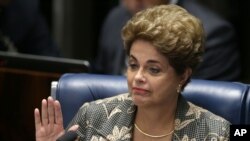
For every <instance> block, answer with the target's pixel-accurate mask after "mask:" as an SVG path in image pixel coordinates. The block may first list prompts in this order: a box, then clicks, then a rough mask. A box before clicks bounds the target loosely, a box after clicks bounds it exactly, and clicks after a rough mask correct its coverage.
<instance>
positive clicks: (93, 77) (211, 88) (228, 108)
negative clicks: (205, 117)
mask: <svg viewBox="0 0 250 141" xmlns="http://www.w3.org/2000/svg"><path fill="white" fill-rule="evenodd" d="M52 86H53V90H52V92H55V93H54V94H52V96H53V97H54V98H55V99H57V100H59V101H60V103H61V106H62V112H63V118H64V126H66V125H67V124H68V123H69V122H70V120H71V119H72V118H73V116H74V115H75V114H76V112H77V111H78V109H79V107H80V106H81V105H82V104H83V103H85V102H89V101H93V100H97V99H101V98H106V97H110V96H114V95H117V94H120V93H125V92H127V91H128V88H127V81H126V78H125V77H124V76H114V75H100V74H87V73H80V74H77V73H72V74H71V73H69V74H64V75H63V76H61V77H60V79H59V81H58V82H57V84H56V87H55V83H54V84H53V85H52ZM248 92H249V86H248V85H246V84H243V83H239V82H224V81H211V80H197V79H192V80H191V82H190V83H189V84H188V85H187V87H186V88H185V89H184V91H183V93H182V94H183V96H184V97H185V98H186V99H187V100H189V101H191V102H193V103H194V104H197V105H199V106H201V107H203V108H206V109H208V110H210V111H212V112H213V113H215V114H218V115H220V116H222V117H224V118H225V119H227V120H229V121H230V122H231V123H233V124H246V123H250V120H249V119H247V118H248V117H249V116H250V115H249V110H250V109H249V108H250V107H248V108H246V107H245V106H246V103H247V102H246V99H247V98H248V99H249V100H248V103H247V104H248V105H249V104H250V103H249V101H250V97H249V95H247V94H248ZM247 110H248V111H247Z"/></svg>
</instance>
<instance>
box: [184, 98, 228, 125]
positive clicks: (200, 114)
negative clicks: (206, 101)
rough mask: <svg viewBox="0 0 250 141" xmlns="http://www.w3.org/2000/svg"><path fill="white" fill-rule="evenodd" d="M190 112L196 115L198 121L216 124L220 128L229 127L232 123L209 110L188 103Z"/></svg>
mask: <svg viewBox="0 0 250 141" xmlns="http://www.w3.org/2000/svg"><path fill="white" fill-rule="evenodd" d="M188 104H189V106H190V110H191V111H192V112H193V113H194V114H195V116H196V119H198V120H199V121H202V122H205V123H206V124H215V123H216V125H218V126H220V125H222V126H229V125H230V124H231V123H230V122H229V121H228V120H226V119H225V118H223V117H221V116H219V115H217V114H215V113H213V112H211V111H209V110H207V109H204V108H202V107H200V106H197V105H195V104H193V103H191V102H188Z"/></svg>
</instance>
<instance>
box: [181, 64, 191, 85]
mask: <svg viewBox="0 0 250 141" xmlns="http://www.w3.org/2000/svg"><path fill="white" fill-rule="evenodd" d="M191 75H192V69H191V68H187V69H186V70H185V72H184V73H183V74H182V77H181V83H182V84H185V83H186V82H187V80H188V79H189V78H190V77H191Z"/></svg>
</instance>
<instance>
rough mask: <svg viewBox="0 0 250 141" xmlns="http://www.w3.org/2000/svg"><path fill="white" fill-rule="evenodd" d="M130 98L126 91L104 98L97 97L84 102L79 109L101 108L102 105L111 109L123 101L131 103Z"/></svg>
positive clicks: (91, 109)
mask: <svg viewBox="0 0 250 141" xmlns="http://www.w3.org/2000/svg"><path fill="white" fill-rule="evenodd" d="M131 102H132V99H131V97H130V95H129V94H128V93H122V94H118V95H116V96H112V97H108V98H104V99H98V100H95V101H92V102H87V103H84V104H83V105H82V107H81V109H85V110H87V109H88V110H87V111H93V110H94V111H95V110H97V109H100V108H103V105H105V106H106V107H109V109H113V108H115V107H117V106H119V105H122V104H124V103H131Z"/></svg>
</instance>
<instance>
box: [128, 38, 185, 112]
mask: <svg viewBox="0 0 250 141" xmlns="http://www.w3.org/2000/svg"><path fill="white" fill-rule="evenodd" d="M181 78H182V77H181V76H178V75H177V74H176V73H175V70H174V68H173V67H172V66H171V65H170V64H169V61H168V59H167V58H166V57H165V56H163V55H162V54H161V53H159V52H158V51H157V50H156V48H155V47H154V46H152V45H151V44H150V43H149V42H147V41H144V40H136V41H135V42H134V43H133V44H132V46H131V49H130V55H129V59H128V69H127V79H128V87H129V92H130V94H131V96H132V99H133V101H134V103H135V105H137V106H151V107H152V106H157V105H158V106H162V105H163V104H167V103H169V102H170V103H171V102H173V101H175V102H176V100H177V98H178V94H177V87H178V85H179V84H180V82H181V81H182V79H181Z"/></svg>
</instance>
